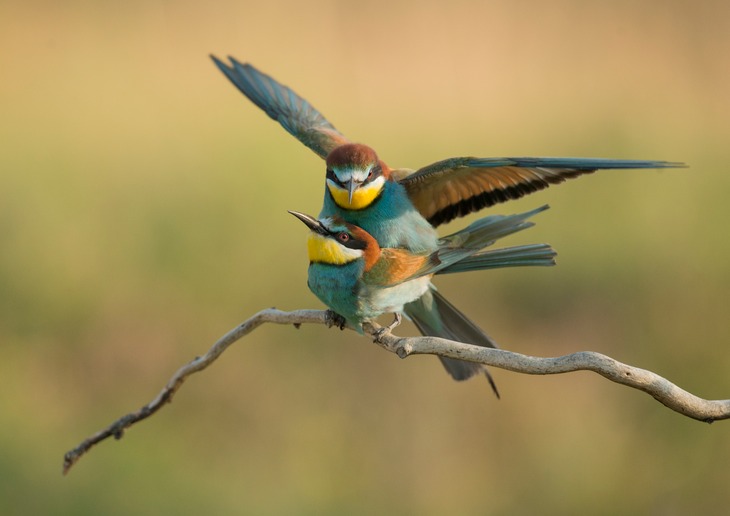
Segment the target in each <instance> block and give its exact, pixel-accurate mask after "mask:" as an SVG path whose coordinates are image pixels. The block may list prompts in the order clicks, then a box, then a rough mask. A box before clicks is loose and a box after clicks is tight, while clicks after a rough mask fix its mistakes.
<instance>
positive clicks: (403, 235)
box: [211, 56, 682, 380]
mask: <svg viewBox="0 0 730 516" xmlns="http://www.w3.org/2000/svg"><path fill="white" fill-rule="evenodd" d="M211 57H212V59H213V61H214V62H215V63H216V65H217V66H218V68H220V70H221V71H222V72H223V73H224V74H225V75H226V77H228V79H230V80H231V82H233V84H234V85H235V86H236V87H237V88H238V89H239V90H240V91H241V92H242V93H243V94H244V95H246V97H248V98H249V99H250V100H251V101H252V102H253V103H254V104H256V105H257V106H258V107H259V108H261V109H263V110H264V111H265V112H266V114H268V115H269V116H270V117H271V118H272V119H274V120H276V121H278V122H279V123H280V124H281V125H282V126H283V127H284V129H286V130H287V131H288V132H289V133H290V134H292V135H293V136H295V137H296V138H297V139H298V140H300V141H301V142H302V143H303V144H304V145H306V146H307V147H309V148H310V149H312V150H313V151H314V152H315V153H316V154H317V155H319V156H320V157H321V158H323V159H325V160H326V163H327V175H326V187H325V195H324V205H323V208H322V211H321V213H320V218H322V217H329V216H334V215H337V216H339V217H341V218H342V219H343V220H344V221H346V222H348V223H351V224H355V225H357V226H359V227H361V228H362V229H364V230H365V231H367V233H369V234H370V235H371V236H372V237H374V238H375V240H376V241H377V242H378V244H379V245H380V247H381V248H402V249H405V250H408V251H410V252H412V253H424V252H425V253H431V252H434V251H435V250H436V249H437V248H438V243H437V241H438V236H437V234H436V231H435V229H434V228H435V227H436V226H438V225H439V224H442V223H444V222H447V221H449V220H451V219H453V218H455V217H460V216H463V215H466V214H468V213H471V212H473V211H476V210H479V209H481V208H484V207H487V206H491V205H493V204H496V203H499V202H504V201H507V200H510V199H517V198H519V197H522V196H524V195H526V194H528V193H531V192H535V191H538V190H541V189H543V188H546V187H548V186H549V185H550V184H556V183H561V182H563V181H565V180H566V179H569V178H573V177H577V176H580V175H582V174H587V173H591V172H594V171H596V170H598V169H627V168H668V167H679V166H682V165H681V164H679V163H669V162H666V161H645V160H614V159H601V158H473V157H462V158H450V159H446V160H443V161H439V162H436V163H433V164H431V165H427V166H425V167H422V168H420V169H418V170H415V171H414V170H411V169H391V168H390V167H388V166H387V165H386V164H385V163H384V162H383V161H382V160H380V159H379V157H378V155H377V154H376V153H375V151H374V150H373V149H372V148H370V147H368V146H366V145H363V144H359V143H352V142H350V140H348V139H347V138H346V137H345V136H343V135H342V134H341V133H340V132H339V131H338V130H337V129H335V127H334V126H333V125H332V124H331V123H330V122H328V121H327V120H326V119H325V118H324V117H323V116H322V115H321V114H320V113H319V112H318V111H317V110H316V109H314V107H312V105H311V104H310V103H309V102H307V101H306V100H305V99H303V98H302V97H300V96H299V95H297V94H296V93H294V92H293V91H292V90H291V89H289V88H288V87H286V86H284V85H282V84H280V83H278V82H277V81H275V80H274V79H272V78H271V77H269V76H268V75H266V74H264V73H261V72H259V71H258V70H257V69H256V68H254V67H253V66H251V65H250V64H242V63H239V62H238V61H236V60H235V59H233V58H230V62H231V64H230V65H228V64H225V63H223V62H221V61H220V60H218V59H217V58H216V57H214V56H211ZM449 306H450V307H451V308H453V306H451V305H449ZM454 311H455V312H448V313H447V312H446V311H445V309H444V305H443V304H441V305H440V304H438V303H434V302H432V300H431V299H430V298H428V297H427V296H426V295H424V296H422V297H421V298H419V299H417V300H415V301H413V302H411V303H409V304H408V305H406V306H405V308H404V312H405V313H406V314H407V315H408V316H409V317H410V318H411V319H412V320H413V322H414V323H415V324H416V326H417V327H418V328H419V330H420V331H421V332H422V333H424V335H434V336H438V337H444V338H448V339H452V340H460V341H462V342H468V343H472V344H477V345H481V346H489V347H496V345H495V343H494V341H493V340H492V339H491V338H490V337H489V336H488V335H486V334H485V333H484V332H482V331H481V330H478V331H476V332H475V331H474V329H475V328H477V327H476V325H474V324H473V323H471V322H470V321H468V319H467V318H466V316H464V315H463V314H461V313H460V312H458V310H456V309H454ZM464 321H467V322H468V324H465V322H464ZM444 365H445V366H446V369H447V370H448V372H449V373H450V374H451V375H452V377H454V378H455V379H457V380H463V379H466V378H469V377H471V376H472V375H474V374H476V373H477V372H479V371H481V368H480V367H478V366H476V365H475V364H470V363H466V362H460V361H453V360H452V361H447V362H444Z"/></svg>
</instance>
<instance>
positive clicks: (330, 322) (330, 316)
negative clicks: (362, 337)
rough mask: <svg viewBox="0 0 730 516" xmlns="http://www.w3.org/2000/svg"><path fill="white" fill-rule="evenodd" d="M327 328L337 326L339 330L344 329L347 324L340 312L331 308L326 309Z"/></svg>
mask: <svg viewBox="0 0 730 516" xmlns="http://www.w3.org/2000/svg"><path fill="white" fill-rule="evenodd" d="M326 317H327V328H332V327H333V326H337V327H338V328H339V329H340V330H344V329H345V326H347V321H346V320H345V318H344V317H342V316H341V315H340V314H338V313H336V312H333V311H332V310H327V316H326Z"/></svg>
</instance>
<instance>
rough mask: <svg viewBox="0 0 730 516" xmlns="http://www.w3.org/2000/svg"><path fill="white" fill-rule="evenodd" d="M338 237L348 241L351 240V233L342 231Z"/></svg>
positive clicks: (342, 240)
mask: <svg viewBox="0 0 730 516" xmlns="http://www.w3.org/2000/svg"><path fill="white" fill-rule="evenodd" d="M337 238H339V239H340V242H347V241H348V240H350V235H348V234H347V233H340V234H339V235H337Z"/></svg>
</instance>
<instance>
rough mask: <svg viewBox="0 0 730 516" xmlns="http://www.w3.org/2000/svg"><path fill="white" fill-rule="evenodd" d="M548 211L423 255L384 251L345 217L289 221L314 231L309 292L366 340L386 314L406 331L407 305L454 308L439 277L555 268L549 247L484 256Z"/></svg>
mask: <svg viewBox="0 0 730 516" xmlns="http://www.w3.org/2000/svg"><path fill="white" fill-rule="evenodd" d="M545 209H547V206H544V207H542V208H538V209H536V210H533V211H530V212H527V213H522V214H519V215H510V216H500V215H493V216H490V217H485V218H482V219H480V220H478V221H476V222H474V223H473V224H471V225H470V226H469V227H467V228H466V229H462V230H461V231H459V232H457V233H454V234H452V235H449V236H446V237H444V238H441V239H439V240H438V244H437V248H436V250H435V251H432V252H420V253H414V252H411V251H409V250H407V249H402V248H388V247H382V246H380V244H379V243H378V241H377V240H376V239H375V238H373V236H372V235H370V234H369V233H368V232H367V231H365V230H364V229H362V228H361V227H359V226H356V225H354V224H350V223H348V222H346V221H345V220H343V219H342V218H340V217H339V216H337V215H334V216H331V217H324V218H320V219H319V220H317V219H315V218H314V217H312V216H310V215H305V214H303V213H299V212H295V211H290V212H289V213H291V214H292V215H294V216H296V217H297V218H298V219H299V220H301V221H302V222H304V224H306V225H307V227H309V229H310V230H311V233H310V236H309V241H308V244H307V248H308V252H309V274H308V276H309V277H308V281H307V284H308V285H309V288H310V289H311V290H312V292H313V293H314V294H315V295H316V296H317V297H318V298H319V299H320V300H321V301H322V302H323V303H325V304H326V305H327V306H328V307H329V308H331V309H332V310H333V311H334V312H335V313H337V314H339V315H341V316H342V317H343V318H344V319H345V321H346V322H347V323H348V324H349V325H350V326H352V327H354V328H355V329H356V330H358V331H359V332H360V333H362V323H363V322H365V321H369V320H372V319H374V318H376V317H378V316H379V315H381V314H383V313H386V312H392V313H395V314H396V322H395V323H394V324H397V323H399V322H400V313H401V312H403V310H404V305H407V304H408V303H411V302H412V301H414V300H416V299H419V298H421V297H424V296H425V297H426V298H427V299H429V300H431V299H433V300H434V302H437V303H445V304H446V305H447V306H448V302H446V301H445V300H443V298H442V297H441V296H440V295H439V294H438V292H436V290H435V289H434V287H433V285H432V284H431V277H432V276H433V275H434V274H444V273H450V272H464V271H470V270H479V269H492V268H497V267H514V266H519V265H553V264H554V263H555V262H554V257H555V252H554V251H553V250H552V248H551V247H550V246H549V245H547V244H536V245H522V246H516V247H508V248H504V249H497V250H493V251H483V249H484V248H485V247H488V246H490V245H492V244H493V243H494V242H495V241H496V240H498V239H500V238H502V237H505V236H507V235H510V234H512V233H515V232H517V231H520V230H522V229H526V228H528V227H531V226H532V225H533V224H532V223H531V222H527V219H528V218H530V217H531V216H533V215H535V214H537V213H539V212H540V211H543V210H545ZM476 331H479V330H478V328H477V329H476ZM442 360H443V359H442ZM495 392H496V389H495Z"/></svg>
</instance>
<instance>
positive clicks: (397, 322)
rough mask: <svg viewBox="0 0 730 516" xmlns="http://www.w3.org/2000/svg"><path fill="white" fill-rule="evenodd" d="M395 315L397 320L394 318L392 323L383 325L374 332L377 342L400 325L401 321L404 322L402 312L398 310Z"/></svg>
mask: <svg viewBox="0 0 730 516" xmlns="http://www.w3.org/2000/svg"><path fill="white" fill-rule="evenodd" d="M394 315H395V320H393V322H392V323H390V324H389V325H388V326H383V327H382V328H380V329H379V330H375V332H374V333H373V338H374V339H375V342H381V339H382V338H383V336H384V335H385V334H387V333H390V332H392V331H393V330H394V329H396V328H397V327H398V326H399V325H400V323H401V322H403V316H402V315H401V314H400V313H398V312H396V313H395V314H394Z"/></svg>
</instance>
